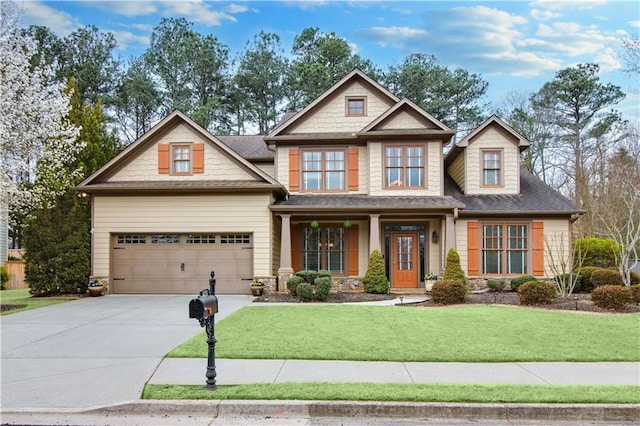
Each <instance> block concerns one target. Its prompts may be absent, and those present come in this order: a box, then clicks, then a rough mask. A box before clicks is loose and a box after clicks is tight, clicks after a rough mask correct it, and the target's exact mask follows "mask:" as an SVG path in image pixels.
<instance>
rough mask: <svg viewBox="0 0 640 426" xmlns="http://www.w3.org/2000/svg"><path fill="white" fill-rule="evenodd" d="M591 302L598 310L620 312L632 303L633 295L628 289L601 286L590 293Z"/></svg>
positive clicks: (616, 286)
mask: <svg viewBox="0 0 640 426" xmlns="http://www.w3.org/2000/svg"><path fill="white" fill-rule="evenodd" d="M591 300H592V301H593V304H594V305H596V306H598V307H600V308H603V309H610V310H613V311H621V310H623V309H624V307H625V306H626V305H629V304H631V303H633V295H632V293H631V290H630V289H629V287H622V286H619V285H602V286H599V287H597V288H595V289H594V290H593V291H592V292H591Z"/></svg>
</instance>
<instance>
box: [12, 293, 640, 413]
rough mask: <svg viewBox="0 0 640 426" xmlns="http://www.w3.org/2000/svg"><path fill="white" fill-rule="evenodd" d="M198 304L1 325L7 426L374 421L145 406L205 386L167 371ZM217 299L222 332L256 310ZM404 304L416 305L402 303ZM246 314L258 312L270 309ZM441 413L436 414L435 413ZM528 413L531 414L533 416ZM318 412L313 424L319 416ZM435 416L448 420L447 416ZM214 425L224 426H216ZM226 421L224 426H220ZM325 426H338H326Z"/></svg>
mask: <svg viewBox="0 0 640 426" xmlns="http://www.w3.org/2000/svg"><path fill="white" fill-rule="evenodd" d="M192 297H193V296H188V295H184V296H182V295H151V296H146V295H109V296H104V297H92V298H83V299H80V300H77V301H73V302H68V303H63V304H59V305H54V306H49V307H45V308H41V309H36V310H31V311H26V312H21V313H16V314H11V315H5V316H2V317H0V326H1V328H0V332H1V338H0V344H1V354H2V358H1V359H0V370H1V375H0V376H1V383H0V384H1V395H0V406H1V413H0V415H1V417H0V422H2V423H8V424H24V422H27V423H28V424H141V425H151V424H176V423H178V422H179V423H183V424H284V423H285V421H284V420H282V421H281V422H276V423H272V422H271V420H269V421H267V420H268V419H276V418H281V417H282V416H284V417H282V418H283V419H284V418H287V419H289V420H287V422H289V421H291V422H293V423H287V424H321V423H313V422H317V421H318V419H319V418H327V419H329V418H330V417H331V416H332V415H333V414H335V413H342V414H344V415H346V416H349V417H350V418H352V419H355V418H359V419H364V418H366V417H367V416H365V415H363V413H362V412H358V413H357V414H355V416H354V415H353V414H349V413H350V412H351V411H349V410H353V407H354V406H357V403H348V404H347V403H345V404H347V405H345V406H340V407H338V406H333V408H331V409H330V410H328V411H321V412H318V408H317V407H318V406H319V405H321V403H318V402H306V403H305V402H299V401H280V402H264V401H243V402H236V403H233V402H225V401H207V402H200V403H197V402H195V401H171V402H161V403H160V405H158V404H154V402H149V401H140V395H141V393H142V390H143V388H144V385H145V384H146V383H152V384H203V385H204V382H205V379H206V378H205V372H206V364H207V360H206V359H163V357H164V355H165V354H166V353H167V352H169V351H170V350H171V349H173V348H174V347H176V346H178V345H179V344H181V343H183V342H184V341H186V340H188V339H189V338H191V337H192V336H194V335H196V334H198V333H199V332H200V331H201V330H202V329H201V327H200V326H199V324H198V322H197V321H196V320H193V319H189V318H188V303H189V300H190V299H191V298H192ZM218 298H219V309H220V312H219V313H218V314H217V315H216V321H219V320H221V319H223V318H224V317H225V316H227V315H229V314H231V313H232V312H234V311H236V310H237V309H239V308H241V307H243V306H247V305H249V304H250V303H251V300H252V297H251V296H225V295H221V296H218ZM398 302H399V301H397V300H396V301H387V302H382V303H385V304H394V303H398ZM404 302H405V303H409V302H411V300H409V298H407V297H405V298H404ZM250 306H252V307H255V308H256V309H260V307H261V306H266V304H262V303H260V304H252V305H250ZM216 367H217V368H216V370H217V374H218V375H217V384H219V385H225V384H241V383H258V382H260V383H281V382H292V381H294V382H297V381H325V382H326V381H335V382H345V381H346V382H370V383H385V382H386V383H390V382H393V383H522V384H613V385H636V386H639V385H640V363H495V364H493V363H492V364H488V363H482V364H468V363H411V362H404V363H396V362H373V363H366V362H352V361H301V360H228V359H217V360H216ZM202 404H204V405H202ZM212 404H213V405H212ZM378 405H379V406H384V405H380V404H378ZM445 405H446V404H445ZM556 405H558V404H556ZM560 405H562V404H560ZM442 406H443V404H438V407H440V408H441V407H442ZM479 406H480V405H478V404H476V405H475V406H473V407H471V408H470V409H469V410H470V411H469V412H466V411H465V410H466V409H467V408H464V407H460V406H456V407H457V408H455V409H454V408H450V409H448V411H447V412H450V413H458V415H462V416H472V417H474V416H473V415H472V413H474V412H478V410H479ZM314 407H315V408H314ZM425 407H427V409H429V410H432V411H433V410H435V409H436V407H430V408H429V406H428V405H425ZM445 408H446V407H445ZM489 408H491V407H488V406H484V409H485V414H486V415H487V416H493V417H482V416H480V415H478V414H477V415H475V417H476V418H485V419H489V420H490V419H492V418H495V419H496V420H500V418H501V416H504V415H505V414H504V410H505V409H506V408H505V406H504V405H502V404H501V405H499V407H498V408H499V411H495V410H496V407H493V408H492V409H493V410H494V411H491V410H489ZM542 408H544V410H542ZM542 408H541V409H540V410H538V411H539V412H540V413H542V412H543V411H544V412H545V413H550V412H552V411H553V410H555V409H557V408H558V407H556V408H553V407H542ZM565 408H566V407H565ZM596 408H598V407H595V406H590V408H589V409H590V410H592V411H593V417H592V418H591V419H592V421H593V422H595V423H593V424H597V422H598V421H604V420H606V419H607V417H606V416H608V415H612V411H611V410H613V409H618V410H619V409H624V410H627V411H624V410H623V411H624V412H622V413H619V414H617V415H616V417H615V418H616V419H618V420H620V424H625V422H626V421H629V420H630V419H631V421H633V420H638V421H640V406H639V405H637V404H634V405H629V406H625V407H622V408H620V407H617V408H616V407H613V408H611V407H609V408H606V407H605V408H602V407H600V408H599V409H602V410H604V411H603V413H604V414H600V415H597V413H596V411H597V410H596ZM394 409H398V404H395V405H392V406H390V408H388V409H387V410H388V411H387V412H388V413H393V410H394ZM516 409H517V410H520V411H522V408H519V407H515V408H514V407H511V408H510V410H511V411H510V412H509V413H510V414H509V416H512V417H513V416H514V410H516ZM527 409H528V410H531V407H528V408H527ZM332 410H333V411H332ZM403 410H405V411H401V414H398V415H394V416H393V417H396V418H397V417H402V418H405V419H407V424H409V422H410V421H411V420H410V419H411V417H410V416H408V415H406V416H405V415H403V414H402V413H405V412H407V410H408V412H409V413H410V414H411V413H414V414H415V413H416V412H415V411H412V410H415V408H414V407H413V406H408V408H407V407H404V408H403ZM582 410H583V411H584V408H582ZM629 410H630V411H629ZM311 411H313V412H316V414H315V415H311V414H310V412H311ZM605 412H606V413H605ZM212 413H215V416H213V414H212ZM491 413H492V414H491ZM501 413H502V414H501ZM540 413H539V414H540ZM383 414H384V412H380V413H379V414H378V417H384V416H383ZM539 414H538V415H539ZM299 415H300V416H302V417H300V418H302V419H304V422H303V423H300V422H295V421H294V419H296V418H298V417H297V416H299ZM439 415H444V414H443V413H442V412H440V414H439ZM92 416H93V417H92ZM212 416H213V417H212ZM634 416H635V418H634ZM213 418H215V419H218V422H217V423H212V421H213V420H212V419H213ZM445 418H451V417H450V416H449V417H445ZM463 418H467V417H463ZM562 418H567V419H571V418H572V417H570V416H569V417H567V416H565V417H562ZM220 419H226V421H223V422H222V423H220ZM234 419H235V420H234ZM183 420H184V421H183ZM489 420H488V421H489ZM521 420H522V421H523V422H524V421H529V420H531V421H537V420H539V418H538V417H536V416H535V415H533V414H531V415H529V417H526V416H525V417H522V418H521ZM200 421H202V422H200ZM234 421H237V422H238V423H234ZM254 421H255V422H254ZM270 422H271V423H270ZM310 422H311V423H310ZM322 424H324V423H322ZM326 424H334V423H331V422H330V421H329V420H327V423H326ZM335 424H339V423H335ZM358 424H369V423H358ZM371 424H373V423H371ZM443 424H444V423H443ZM446 424H448V423H446ZM521 424H525V423H521ZM580 424H585V423H580Z"/></svg>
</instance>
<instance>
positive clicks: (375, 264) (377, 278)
mask: <svg viewBox="0 0 640 426" xmlns="http://www.w3.org/2000/svg"><path fill="white" fill-rule="evenodd" d="M362 284H363V287H364V291H365V293H376V294H384V293H386V292H387V291H388V289H389V280H388V279H387V275H386V273H385V270H384V261H383V260H382V253H380V250H374V251H372V252H371V254H370V255H369V265H368V266H367V273H366V274H365V275H364V278H363V279H362Z"/></svg>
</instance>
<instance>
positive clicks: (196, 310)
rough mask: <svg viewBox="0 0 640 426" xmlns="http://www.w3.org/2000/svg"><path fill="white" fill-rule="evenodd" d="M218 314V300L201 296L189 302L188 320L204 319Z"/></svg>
mask: <svg viewBox="0 0 640 426" xmlns="http://www.w3.org/2000/svg"><path fill="white" fill-rule="evenodd" d="M217 313H218V298H217V297H216V296H212V295H201V296H198V298H197V299H192V300H191V302H189V318H195V319H206V318H209V317H211V316H213V315H214V314H217Z"/></svg>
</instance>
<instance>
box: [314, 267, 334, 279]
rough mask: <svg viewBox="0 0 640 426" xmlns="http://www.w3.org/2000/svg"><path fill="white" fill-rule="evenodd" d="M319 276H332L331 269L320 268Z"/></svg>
mask: <svg viewBox="0 0 640 426" xmlns="http://www.w3.org/2000/svg"><path fill="white" fill-rule="evenodd" d="M317 277H318V278H322V277H331V271H329V270H327V269H320V270H319V271H318V275H317Z"/></svg>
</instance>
